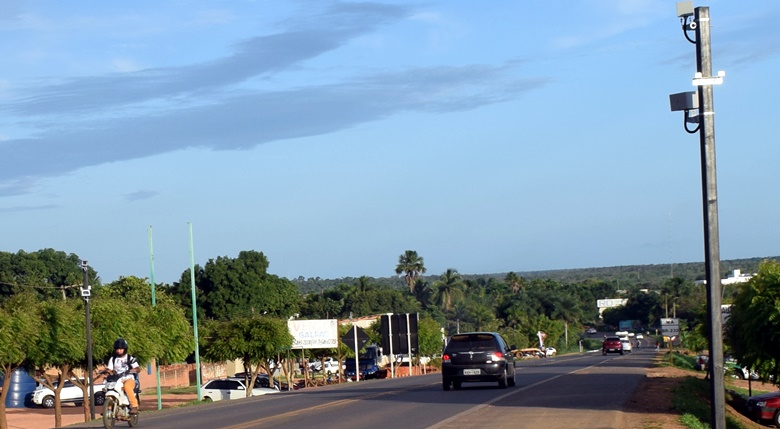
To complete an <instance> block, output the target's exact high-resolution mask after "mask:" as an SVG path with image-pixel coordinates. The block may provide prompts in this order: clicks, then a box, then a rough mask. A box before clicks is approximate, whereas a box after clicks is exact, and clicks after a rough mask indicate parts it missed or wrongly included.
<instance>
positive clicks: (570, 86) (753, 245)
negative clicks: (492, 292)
mask: <svg viewBox="0 0 780 429" xmlns="http://www.w3.org/2000/svg"><path fill="white" fill-rule="evenodd" d="M675 4H676V2H674V1H670V0H577V1H570V2H542V1H514V0H506V1H505V0H493V1H490V2H472V1H465V0H464V1H458V0H422V1H405V0H393V1H377V2H347V1H344V2H339V1H328V0H289V1H284V2H282V1H263V0H255V1H249V0H247V1H240V0H236V1H197V0H194V1H181V0H154V1H146V0H137V1H133V2H105V1H79V2H60V1H54V0H47V1H37V0H4V1H3V4H2V5H1V6H0V52H2V55H0V251H4V252H13V253H15V252H18V251H20V250H22V251H25V252H34V251H37V250H39V249H44V248H52V249H55V250H58V251H64V252H66V253H68V254H70V253H73V254H76V255H78V256H79V257H80V258H81V259H84V260H87V261H88V263H89V265H90V266H91V267H92V268H93V269H95V270H96V271H97V272H98V275H99V276H100V278H101V280H102V282H103V283H107V282H111V281H114V280H117V279H118V278H119V277H121V276H131V275H132V276H138V277H142V278H143V277H147V278H149V277H150V276H151V274H152V272H153V273H154V279H155V281H156V282H157V283H161V282H162V283H173V282H175V281H179V279H180V278H181V275H182V273H183V272H184V271H186V270H187V269H189V266H190V262H191V260H194V263H195V264H198V265H201V266H203V265H204V264H205V263H207V262H208V261H209V260H211V259H216V258H217V257H230V258H235V257H237V256H238V254H239V252H241V251H243V250H256V251H261V252H263V253H264V254H265V255H266V256H267V257H268V259H269V262H270V266H269V269H268V271H269V272H270V273H272V274H275V275H278V276H281V277H286V278H289V279H295V278H298V277H299V276H302V277H304V278H311V277H315V278H316V277H320V278H326V279H327V278H330V279H333V278H343V277H359V276H364V275H365V276H372V277H389V276H393V275H395V272H394V270H395V267H396V264H397V263H398V258H399V256H400V255H401V254H403V253H404V251H405V250H415V251H417V252H418V254H419V255H420V256H422V257H423V258H424V263H425V266H426V268H427V274H428V275H438V274H441V273H443V272H444V271H445V270H447V269H448V268H454V269H456V270H458V271H459V272H460V273H462V274H488V273H504V272H509V271H514V272H519V273H522V272H525V271H538V270H554V269H568V268H589V267H607V266H621V265H643V264H669V265H672V264H673V263H677V262H696V261H703V260H704V256H705V254H704V233H703V231H704V227H703V205H702V179H701V154H700V147H699V134H689V133H687V132H686V131H685V129H684V124H683V113H682V112H671V111H670V106H669V97H668V96H669V94H672V93H678V92H683V91H693V90H695V89H696V88H695V87H694V86H693V85H692V82H691V81H692V78H693V75H694V73H695V72H696V54H695V45H694V44H692V43H690V42H688V41H687V40H686V39H685V37H684V34H683V31H682V29H681V24H680V20H679V18H678V17H677V16H676V7H675ZM695 6H697V7H698V6H705V7H709V8H710V17H711V21H710V24H711V42H712V57H713V71H719V70H723V71H725V72H726V76H725V78H724V82H723V84H722V85H719V86H715V88H714V106H715V139H716V140H715V141H716V151H717V157H716V162H717V164H716V165H717V197H718V200H717V203H718V209H719V212H718V213H719V215H718V220H719V245H720V255H721V259H736V258H752V257H763V256H773V255H778V254H780V250H779V248H778V243H780V228H777V226H776V223H777V220H778V219H780V198H777V195H776V194H774V191H772V189H776V188H777V184H778V182H779V180H778V179H780V173H779V171H780V169H778V168H777V160H778V159H779V158H780V148H779V145H778V144H777V141H775V140H773V139H774V138H777V137H776V136H777V131H776V129H775V128H774V126H775V125H776V123H777V121H778V115H777V112H776V108H772V107H771V106H772V105H774V101H775V100H777V99H778V97H780V94H779V92H780V90H779V89H778V86H777V85H776V84H774V83H773V82H772V81H771V79H768V78H769V77H770V76H772V75H774V73H776V72H775V71H773V70H777V69H778V68H780V61H779V60H780V27H778V26H777V25H776V22H777V20H778V18H780V3H778V2H776V1H774V0H745V1H741V2H733V1H727V0H712V1H710V2H709V3H707V4H698V3H697V4H695ZM690 34H691V35H693V33H690ZM689 127H690V126H689ZM773 136H775V137H773ZM190 231H192V233H191V234H190ZM191 249H192V252H191ZM152 254H153V258H152V257H151V255H152ZM152 260H153V264H152V263H150V261H152ZM152 267H153V268H152Z"/></svg>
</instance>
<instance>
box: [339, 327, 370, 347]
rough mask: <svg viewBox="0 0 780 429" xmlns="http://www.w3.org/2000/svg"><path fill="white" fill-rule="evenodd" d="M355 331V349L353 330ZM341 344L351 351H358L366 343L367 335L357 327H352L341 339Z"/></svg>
mask: <svg viewBox="0 0 780 429" xmlns="http://www.w3.org/2000/svg"><path fill="white" fill-rule="evenodd" d="M356 329H357V347H355V330H356ZM341 342H342V343H344V344H346V345H347V346H348V347H349V348H350V349H352V350H355V349H357V350H360V349H362V348H363V346H365V345H366V343H367V342H368V334H366V332H365V331H364V330H362V329H360V328H359V327H357V326H353V327H352V329H350V330H349V332H347V333H346V334H344V336H343V337H341Z"/></svg>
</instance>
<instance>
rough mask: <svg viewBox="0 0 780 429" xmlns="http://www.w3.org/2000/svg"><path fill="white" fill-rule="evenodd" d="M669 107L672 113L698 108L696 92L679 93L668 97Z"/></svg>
mask: <svg viewBox="0 0 780 429" xmlns="http://www.w3.org/2000/svg"><path fill="white" fill-rule="evenodd" d="M669 105H670V107H671V108H672V112H678V111H681V110H695V109H698V108H699V97H698V95H697V94H696V91H688V92H679V93H677V94H670V95H669Z"/></svg>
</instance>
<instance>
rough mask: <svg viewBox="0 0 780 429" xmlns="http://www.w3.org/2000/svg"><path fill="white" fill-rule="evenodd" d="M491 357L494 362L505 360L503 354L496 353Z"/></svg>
mask: <svg viewBox="0 0 780 429" xmlns="http://www.w3.org/2000/svg"><path fill="white" fill-rule="evenodd" d="M490 356H491V357H492V360H504V354H503V353H501V352H495V353H493V354H492V355H490Z"/></svg>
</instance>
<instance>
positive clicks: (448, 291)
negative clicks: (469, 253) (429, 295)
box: [433, 268, 466, 311]
mask: <svg viewBox="0 0 780 429" xmlns="http://www.w3.org/2000/svg"><path fill="white" fill-rule="evenodd" d="M465 287H466V283H464V282H463V278H462V277H461V275H460V273H458V270H456V269H454V268H448V269H447V271H445V272H444V273H443V274H442V275H441V276H440V277H439V279H438V280H436V281H435V282H433V300H434V302H435V303H437V304H439V305H440V306H441V307H443V308H444V311H448V310H451V309H452V303H453V301H457V300H459V299H461V298H463V295H464V289H465Z"/></svg>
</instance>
